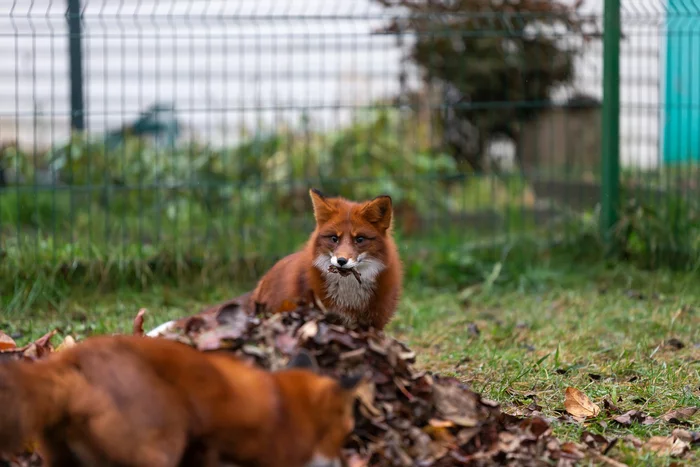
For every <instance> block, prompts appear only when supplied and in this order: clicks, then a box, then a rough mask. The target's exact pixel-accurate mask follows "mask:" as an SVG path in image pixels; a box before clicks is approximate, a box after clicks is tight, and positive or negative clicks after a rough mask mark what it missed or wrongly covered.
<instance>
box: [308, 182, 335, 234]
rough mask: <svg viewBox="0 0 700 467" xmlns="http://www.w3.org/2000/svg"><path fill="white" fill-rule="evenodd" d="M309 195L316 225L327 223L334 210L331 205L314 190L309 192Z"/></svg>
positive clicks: (321, 194)
mask: <svg viewBox="0 0 700 467" xmlns="http://www.w3.org/2000/svg"><path fill="white" fill-rule="evenodd" d="M309 195H310V196H311V203H312V204H313V206H314V217H315V218H316V224H317V225H320V224H323V223H325V222H326V221H328V219H330V218H331V216H332V215H333V213H334V212H335V208H334V207H333V206H332V205H331V203H330V202H329V201H328V199H326V197H325V196H323V193H321V192H320V191H318V190H317V189H315V188H312V189H311V190H309Z"/></svg>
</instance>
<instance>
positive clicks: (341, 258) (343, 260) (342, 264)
mask: <svg viewBox="0 0 700 467" xmlns="http://www.w3.org/2000/svg"><path fill="white" fill-rule="evenodd" d="M337 261H338V264H340V265H341V266H345V265H346V264H348V260H347V258H343V257H342V256H341V257H340V258H338V260H337Z"/></svg>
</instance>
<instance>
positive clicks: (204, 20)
mask: <svg viewBox="0 0 700 467" xmlns="http://www.w3.org/2000/svg"><path fill="white" fill-rule="evenodd" d="M567 1H568V2H573V1H575V0H567ZM622 1H623V4H624V5H626V7H625V8H626V10H625V11H626V12H630V11H633V10H634V9H635V8H638V6H639V5H642V4H646V3H647V2H649V3H650V4H651V2H652V1H656V0H622ZM658 1H661V0H658ZM602 2H603V0H588V2H587V4H586V6H585V8H586V10H587V11H588V12H590V13H593V14H600V13H601V12H602ZM65 4H66V2H65V0H34V1H32V2H30V1H22V0H0V37H2V39H1V40H0V63H3V66H2V68H0V142H1V141H7V140H13V139H19V140H20V141H21V142H22V143H23V144H28V145H32V144H36V145H37V146H39V147H46V146H47V145H48V144H50V143H51V142H52V141H55V142H59V141H61V140H63V139H64V138H65V137H66V135H67V130H68V112H69V108H70V103H69V94H68V92H69V91H68V90H69V82H68V44H67V40H66V34H67V31H66V20H65V17H64V14H65ZM629 5H632V10H630V8H629ZM83 6H84V9H85V15H86V28H85V33H86V38H85V41H84V47H85V52H84V60H85V78H86V96H85V97H86V110H87V112H88V117H87V124H88V130H89V131H90V132H94V133H95V134H99V133H101V132H103V131H104V130H105V129H106V128H114V127H116V126H119V125H120V124H121V123H122V122H123V121H124V120H129V119H133V118H134V117H135V116H136V115H138V113H139V111H140V110H142V109H144V108H145V107H147V106H149V105H150V104H151V103H153V102H154V101H158V100H163V101H170V102H174V103H175V105H176V106H177V108H178V111H179V114H180V116H181V118H183V120H184V121H185V122H186V123H187V124H188V125H191V127H192V128H193V131H195V132H196V133H197V134H198V135H199V136H201V137H203V138H206V139H208V140H211V141H213V142H215V143H217V142H219V143H231V142H233V141H235V139H236V137H237V135H238V134H239V127H240V125H241V123H242V122H245V123H247V124H248V125H249V126H253V127H255V126H271V125H276V124H280V123H281V122H283V121H290V120H291V121H292V122H296V121H298V120H299V117H300V116H301V115H300V113H299V109H300V108H305V107H308V108H309V109H310V110H312V111H313V112H312V117H313V120H314V122H315V123H316V124H318V125H320V126H323V127H331V126H335V125H339V124H343V123H344V122H347V121H348V120H349V119H351V118H352V112H350V109H349V107H351V106H354V105H358V104H364V103H368V102H370V101H371V100H373V99H376V98H377V97H382V96H388V95H392V94H395V93H396V92H397V91H398V86H399V84H398V79H397V78H398V74H399V72H400V70H401V67H402V65H401V60H400V58H401V52H400V51H399V49H398V48H397V47H396V41H395V38H394V37H392V36H370V35H369V33H370V31H371V30H372V29H373V28H375V27H378V26H379V25H380V24H382V21H381V19H378V16H379V15H383V14H386V12H385V11H384V10H382V9H381V8H380V7H378V6H377V5H376V4H374V3H371V2H369V1H368V0H353V1H347V0H304V1H294V0H285V1H280V0H237V1H231V0H229V1H226V0H175V1H165V0H160V1H159V0H121V1H113V0H83ZM659 11H661V10H659ZM115 14H117V15H118V18H119V19H114V17H115ZM300 16H304V18H300ZM324 17H325V19H324ZM188 18H189V19H188ZM662 19H663V18H657V20H656V21H650V22H649V23H654V24H655V25H656V26H652V27H648V26H644V27H631V26H629V25H627V24H628V23H627V22H626V23H625V24H626V26H625V28H624V32H625V34H628V37H627V39H625V41H624V42H623V45H622V60H621V67H622V89H621V96H622V101H623V114H622V135H621V136H622V139H621V145H622V157H623V163H625V164H626V165H631V164H632V165H642V166H649V165H653V164H655V163H656V160H657V157H658V138H659V132H658V126H659V125H658V122H659V109H658V105H659V78H660V76H659V70H660V63H659V60H660V56H661V51H660V49H659V47H660V44H661V40H660V38H661V33H662V29H661V28H659V27H658V26H659V25H662V23H663V21H662ZM637 23H643V21H639V18H637V19H636V20H635V24H637ZM629 24H631V23H629ZM601 50H602V47H601V45H600V43H596V44H594V45H592V46H591V47H590V50H589V51H588V52H587V53H586V54H585V55H584V56H583V57H582V59H581V62H580V66H579V69H578V79H577V85H576V87H577V89H579V90H583V91H586V92H590V93H593V94H594V95H597V96H600V95H601V90H602V89H601V83H602V55H601ZM570 91H571V90H567V92H570ZM35 112H36V113H37V114H38V115H40V117H38V118H37V119H36V121H37V122H39V123H38V124H37V125H35V124H34V121H35V119H34V114H35ZM17 121H19V122H20V125H19V128H17V125H16V122H17Z"/></svg>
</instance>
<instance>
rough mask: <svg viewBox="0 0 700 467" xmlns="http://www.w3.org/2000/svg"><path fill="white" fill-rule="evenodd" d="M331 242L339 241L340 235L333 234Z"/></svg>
mask: <svg viewBox="0 0 700 467" xmlns="http://www.w3.org/2000/svg"><path fill="white" fill-rule="evenodd" d="M331 242H333V243H338V236H337V235H331Z"/></svg>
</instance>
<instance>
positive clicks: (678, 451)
mask: <svg viewBox="0 0 700 467" xmlns="http://www.w3.org/2000/svg"><path fill="white" fill-rule="evenodd" d="M643 447H644V448H645V449H648V450H649V451H652V452H655V453H657V454H659V455H662V456H673V457H678V456H681V455H683V454H684V453H685V452H686V451H687V450H688V449H690V444H689V443H687V442H686V441H683V440H681V439H679V438H677V437H675V436H652V437H651V438H649V441H647V442H646V443H644V446H643Z"/></svg>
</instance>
